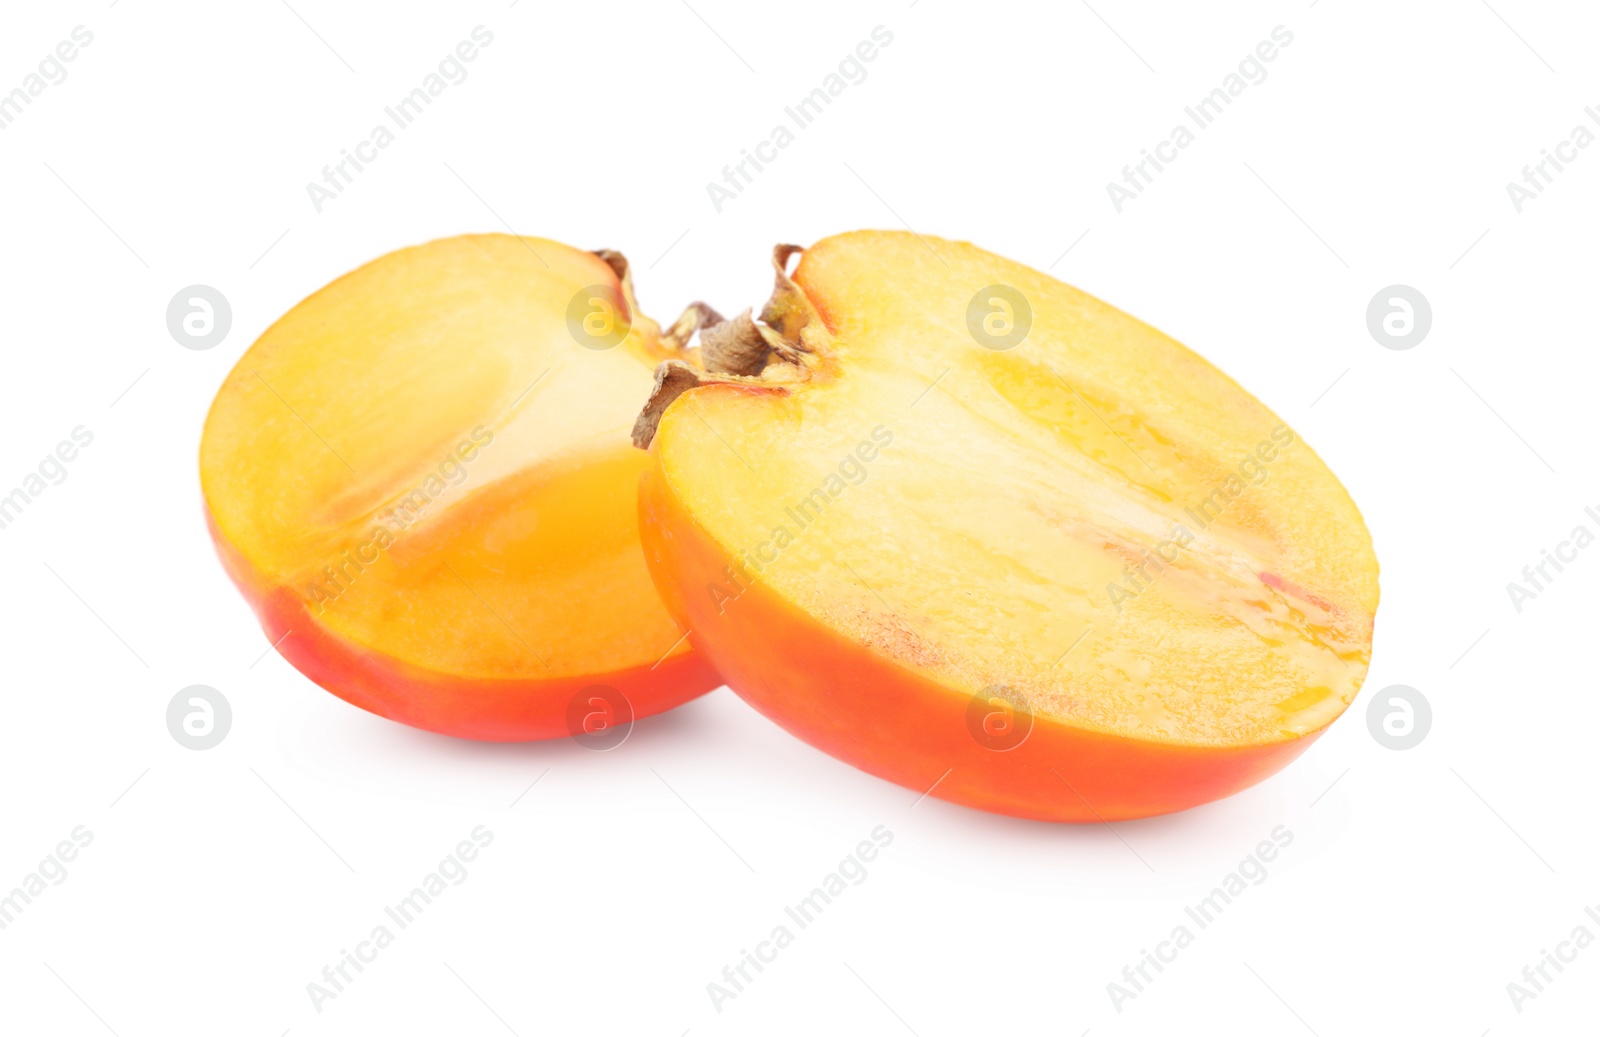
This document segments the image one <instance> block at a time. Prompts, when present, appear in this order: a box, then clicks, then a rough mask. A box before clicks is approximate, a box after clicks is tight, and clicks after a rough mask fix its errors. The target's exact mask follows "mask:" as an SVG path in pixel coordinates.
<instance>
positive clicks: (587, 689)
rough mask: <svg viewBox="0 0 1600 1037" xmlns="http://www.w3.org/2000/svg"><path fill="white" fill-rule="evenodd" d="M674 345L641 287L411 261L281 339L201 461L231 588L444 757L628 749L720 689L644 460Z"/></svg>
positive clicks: (359, 283)
mask: <svg viewBox="0 0 1600 1037" xmlns="http://www.w3.org/2000/svg"><path fill="white" fill-rule="evenodd" d="M698 318H699V311H691V312H690V313H689V314H688V315H686V317H685V318H683V319H682V320H680V322H679V323H678V324H677V325H674V326H673V327H672V328H670V329H667V330H666V331H663V330H662V329H661V327H660V326H659V325H657V324H656V323H655V322H654V321H652V320H650V319H649V318H648V317H645V316H644V315H642V314H641V313H639V312H638V310H637V308H636V305H635V301H634V298H633V293H632V286H631V282H630V279H629V276H628V272H627V265H626V261H624V260H623V259H622V258H621V257H620V256H618V255H616V254H614V253H602V254H595V253H589V252H583V251H580V250H578V249H574V248H571V247H568V246H566V245H562V244H559V243H557V242H553V241H545V240H541V239H535V238H518V237H513V236H510V235H503V234H486V235H471V236H465V237H456V238H449V239H445V240H440V241H434V242H432V243H430V244H426V245H421V246H418V247H415V248H407V249H402V250H400V251H398V252H393V253H390V254H389V255H386V256H383V257H382V258H380V259H377V260H375V261H374V262H372V263H369V264H367V265H366V266H363V267H361V268H360V269H358V270H356V271H354V272H353V273H350V274H347V275H345V276H344V277H341V278H339V279H338V280H336V281H334V282H332V283H331V284H329V285H327V286H326V287H324V288H322V289H321V290H320V291H318V292H316V293H315V294H313V295H311V296H310V297H309V298H307V299H305V300H304V301H303V302H301V303H300V304H299V305H297V306H295V307H294V308H293V309H292V310H290V311H289V312H288V313H287V314H285V315H284V316H283V317H282V318H281V319H279V320H278V321H277V323H275V324H273V325H272V326H271V327H270V328H269V329H267V331H266V332H265V333H264V334H263V335H262V336H261V337H260V339H259V340H257V341H256V343H255V344H254V345H252V346H251V347H250V349H249V350H248V351H247V352H246V353H245V354H244V356H243V357H242V358H241V359H240V360H239V363H238V365H237V366H236V367H235V368H234V369H233V371H232V373H231V374H229V375H228V377H227V379H226V381H225V382H224V383H223V385H222V387H221V389H220V390H219V391H218V393H217V397H216V400H215V402H214V403H213V404H212V407H211V412H210V414H209V416H208V417H207V419H206V424H205V431H204V434H203V437H202V441H201V446H200V478H201V488H202V490H203V494H204V500H205V507H206V516H207V520H208V524H209V527H210V529H211V533H212V536H213V538H214V540H215V542H216V546H217V549H218V551H219V553H220V554H221V556H222V560H223V563H224V565H225V567H226V569H227V571H228V574H229V575H230V576H231V577H232V578H233V580H234V581H235V582H236V583H237V584H238V586H239V588H240V589H241V590H242V591H243V592H244V595H245V597H246V598H247V599H248V600H249V601H250V603H251V604H252V605H253V606H254V608H255V610H256V612H257V613H258V615H259V617H260V620H261V624H262V627H263V628H264V629H265V631H266V634H267V637H268V639H269V640H270V641H272V642H273V643H274V644H276V645H277V649H278V651H279V652H280V653H281V654H282V655H283V656H284V657H285V658H286V659H288V660H289V662H291V663H292V664H293V665H294V666H296V667H297V668H298V669H299V670H300V671H301V672H303V673H305V674H306V675H307V676H308V677H310V678H311V679H312V680H314V681H316V682H317V683H318V684H320V685H322V686H323V687H324V688H326V689H328V690H329V691H331V692H333V693H334V694H336V695H338V696H340V697H341V698H344V699H346V700H347V701H349V702H352V703H354V704H355V705H357V706H360V707H362V708H363V709H367V710H370V711H372V712H374V713H377V714H380V715H382V716H385V717H389V718H391V719H393V720H398V721H401V722H403V723H407V724H411V725H413V726H416V727H420V728H425V729H428V730H431V731H437V732H442V733H445V734H451V735H459V736H463V737H467V738H477V739H487V740H524V739H538V738H552V737H561V736H566V735H568V734H574V733H579V734H584V733H587V734H594V733H597V732H598V731H599V730H602V729H605V728H607V727H610V728H611V729H613V730H615V729H616V727H617V726H618V725H621V724H625V723H626V722H628V721H630V720H632V719H633V718H635V717H642V716H647V715H649V714H651V713H655V712H659V711H661V710H664V709H667V708H669V707H672V706H675V705H677V704H679V703H681V702H684V701H686V700H687V699H690V698H693V697H694V696H696V695H699V694H701V693H702V692H705V691H707V690H709V689H711V688H713V687H715V686H717V685H718V684H719V683H720V681H719V679H718V678H717V676H716V675H715V673H714V672H713V671H712V670H711V668H710V667H709V666H708V665H707V664H706V661H705V659H704V658H703V656H701V655H700V654H699V653H698V652H697V651H696V650H695V645H694V641H693V639H692V638H691V637H689V636H687V635H686V633H685V632H684V630H683V629H682V628H680V627H679V626H678V625H677V624H676V623H675V622H674V621H673V619H672V618H671V616H670V615H669V614H668V613H667V611H666V610H665V609H664V608H663V607H662V604H661V602H660V600H659V598H658V597H657V594H656V591H655V589H654V587H653V586H652V584H651V580H650V576H649V574H648V572H647V571H646V568H645V561H644V555H643V551H642V549H641V546H640V540H639V530H638V511H637V505H636V486H637V483H638V478H639V475H640V472H641V471H642V469H643V468H644V467H645V458H644V456H643V455H641V454H639V453H638V452H637V451H636V450H634V449H633V448H632V446H631V445H630V444H629V441H628V428H629V425H630V423H631V422H632V420H633V417H634V415H635V413H636V412H637V410H638V401H639V399H640V397H641V396H642V395H643V394H644V393H645V392H646V391H647V390H648V389H649V386H650V379H651V369H652V367H653V366H654V365H655V363H656V362H657V361H659V360H661V359H663V358H665V357H667V356H670V355H673V354H674V352H675V347H674V342H675V340H676V339H677V338H681V337H685V336H686V335H688V334H690V333H692V331H693V325H694V324H695V323H697V321H698Z"/></svg>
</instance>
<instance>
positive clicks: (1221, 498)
mask: <svg viewBox="0 0 1600 1037" xmlns="http://www.w3.org/2000/svg"><path fill="white" fill-rule="evenodd" d="M786 257H787V250H785V251H780V253H779V261H778V265H779V279H778V280H779V291H778V293H777V294H775V295H774V298H773V301H772V303H770V304H769V305H768V307H767V310H766V313H765V314H764V316H765V318H766V321H767V323H768V324H769V325H770V328H768V329H767V335H768V337H769V338H773V337H774V334H776V336H778V338H781V339H782V341H781V342H780V341H777V339H776V338H774V345H775V347H778V346H782V345H784V343H787V346H788V349H787V351H785V352H784V353H783V354H782V355H780V353H779V352H778V351H777V349H776V348H775V349H774V350H773V351H772V352H769V353H767V354H766V355H765V357H764V358H763V360H762V362H761V365H760V367H759V369H757V367H755V366H752V367H751V368H750V369H749V370H747V371H744V372H736V373H734V374H732V375H727V376H721V377H718V376H712V375H706V376H705V377H704V378H701V377H700V376H699V375H694V376H692V377H691V376H687V375H686V376H685V377H686V381H687V382H689V383H703V384H694V385H692V387H690V388H688V389H687V390H686V391H683V392H682V394H681V395H678V396H677V397H676V398H675V399H674V400H672V401H671V402H670V404H669V405H667V406H666V407H665V409H664V411H662V412H660V413H659V414H657V415H656V416H655V418H652V419H651V420H656V419H659V426H658V427H657V428H655V430H654V435H653V441H652V442H651V444H650V447H649V455H650V464H649V466H648V467H647V469H646V471H645V473H644V477H643V480H642V483H641V495H640V509H641V515H642V518H641V530H642V532H643V534H644V539H645V548H646V554H647V557H648V559H649V562H650V565H651V570H652V572H653V573H654V575H655V577H656V580H657V584H658V585H659V586H660V588H661V589H662V593H663V596H664V598H665V599H666V601H667V603H668V606H669V607H670V608H672V609H673V610H674V612H675V614H676V615H677V618H678V620H679V622H680V623H682V624H683V625H685V626H686V627H687V628H688V629H691V630H692V631H693V632H694V634H693V636H694V639H695V641H696V643H697V644H698V645H699V646H700V647H701V649H702V650H703V651H704V652H705V653H706V655H707V657H708V658H709V659H710V661H711V663H712V664H713V666H714V667H715V668H716V669H717V670H718V671H719V672H720V673H722V674H723V676H724V677H725V678H726V679H727V681H728V683H729V685H730V686H731V687H732V688H733V689H734V690H735V691H737V692H738V693H739V694H740V695H741V696H743V697H744V698H746V699H747V700H748V701H750V702H751V703H752V704H753V705H755V707H756V708H757V709H759V710H760V711H761V712H763V713H765V714H766V715H767V716H769V717H771V718H773V719H774V720H776V721H777V722H778V723H779V724H781V725H782V726H784V727H785V728H787V729H788V730H790V731H791V732H793V733H794V734H796V735H798V736H800V737H801V738H803V739H805V740H807V741H809V742H811V743H812V744H813V745H815V746H817V747H819V748H821V749H824V750H826V751H827V752H829V753H832V754H833V755H834V756H837V757H839V758H840V759H842V760H845V761H847V762H849V763H851V764H854V765H855V766H857V767H859V768H861V769H863V770H866V771H868V772H870V773H873V774H876V775H879V776H880V777H883V778H887V779H889V780H891V781H895V782H899V783H900V784H902V785H904V786H906V787H907V788H908V789H913V790H915V791H916V792H917V793H918V794H922V793H924V792H928V791H929V790H931V795H933V796H935V797H941V798H944V799H947V800H951V801H954V802H957V803H962V804H966V805H968V806H972V807H978V808H982V809H985V810H990V811H996V812H999V813H1003V814H1012V815H1017V816H1021V817H1029V818H1040V819H1050V820H1060V821H1091V822H1092V821H1101V820H1105V821H1111V820H1117V819H1124V818H1135V817H1142V816H1147V815H1152V814H1160V813H1164V812H1168V811H1174V810H1180V809H1183V808H1186V807H1190V806H1194V805H1196V804H1199V803H1204V802H1207V801H1210V800H1213V799H1217V798H1219V797H1222V796H1226V795H1229V794H1231V793H1233V792H1236V791H1238V790H1240V789H1243V788H1245V787H1246V786H1249V785H1251V784H1253V783H1254V782H1257V781H1259V780H1261V779H1262V778H1264V777H1266V776H1267V775H1269V774H1271V773H1273V772H1275V771H1276V770H1278V769H1279V768H1280V767H1282V766H1284V765H1285V764H1286V763H1287V762H1288V761H1289V760H1291V759H1293V758H1294V757H1295V756H1296V755H1298V754H1299V753H1300V752H1301V751H1303V750H1304V749H1305V748H1306V746H1307V745H1309V744H1310V742H1311V741H1312V740H1313V739H1314V738H1315V737H1316V736H1317V735H1318V734H1319V733H1320V732H1321V731H1323V730H1324V729H1325V728H1326V727H1327V725H1328V724H1329V723H1331V722H1332V721H1333V720H1334V719H1335V718H1336V717H1338V716H1339V714H1340V713H1341V712H1342V711H1343V710H1344V709H1345V707H1346V706H1347V705H1349V703H1350V702H1351V700H1352V699H1353V698H1354V697H1355V695H1356V692H1357V691H1358V690H1359V688H1360V686H1361V682H1362V679H1363V678H1364V676H1365V673H1366V669H1367V662H1368V658H1369V653H1370V645H1371V635H1372V629H1373V617H1374V613H1375V610H1376V608H1377V603H1378V579H1377V577H1378V567H1377V561H1376V559H1375V557H1374V555H1373V552H1372V547H1371V543H1370V540H1369V538H1368V535H1367V532H1366V529H1365V526H1364V525H1363V523H1362V520H1361V516H1360V514H1359V513H1358V511H1357V510H1356V507H1355V505H1354V503H1352V501H1351V499H1350V497H1349V495H1348V494H1347V493H1346V492H1345V490H1344V488H1343V487H1342V486H1341V485H1340V483H1339V482H1338V480H1337V479H1336V478H1335V477H1334V476H1333V475H1332V474H1331V473H1330V472H1329V470H1328V469H1327V468H1326V467H1325V466H1324V464H1323V463H1322V461H1321V460H1320V459H1319V458H1318V457H1317V456H1316V454H1315V453H1313V452H1312V450H1311V448H1310V447H1309V446H1308V445H1307V444H1305V443H1304V442H1303V441H1302V440H1301V439H1300V438H1299V436H1297V435H1296V434H1295V433H1294V432H1293V431H1292V430H1291V429H1289V428H1288V427H1287V425H1285V424H1284V423H1283V422H1282V421H1280V420H1279V419H1278V417H1277V416H1276V415H1274V414H1273V413H1272V412H1271V411H1269V410H1268V409H1267V408H1266V407H1265V406H1263V405H1262V404H1261V403H1259V402H1257V401H1256V400H1255V399H1254V398H1253V397H1252V396H1251V395H1250V394H1249V393H1247V392H1246V391H1245V390H1244V389H1242V388H1240V386H1239V385H1238V384H1236V383H1235V382H1233V381H1232V380H1231V379H1229V378H1228V377H1227V376H1225V375H1223V374H1222V373H1221V372H1220V371H1218V370H1217V369H1216V368H1214V367H1212V366H1211V365H1210V364H1208V363H1207V362H1206V361H1204V360H1203V359H1201V358H1200V357H1199V356H1197V355H1195V354H1194V353H1192V352H1190V351H1189V350H1188V349H1186V348H1184V347H1183V346H1181V345H1179V344H1178V343H1177V342H1175V341H1173V340H1172V339H1170V338H1168V337H1167V336H1166V335H1163V334H1162V333H1160V332H1159V331H1156V330H1155V329H1153V328H1151V327H1149V326H1147V325H1145V324H1143V323H1141V322H1139V321H1138V320H1135V319H1134V318H1132V317H1130V316H1128V315H1127V314H1124V313H1122V312H1120V311H1119V310H1117V309H1115V308H1113V307H1111V306H1109V305H1107V304H1105V303H1103V302H1101V301H1099V300H1097V299H1094V298H1092V297H1090V296H1088V295H1086V294H1084V293H1082V292H1080V291H1078V290H1076V289H1074V288H1071V287H1069V286H1067V285H1065V284H1062V283H1060V282H1058V281H1056V280H1054V279H1052V278H1050V277H1048V276H1047V275H1044V274H1041V273H1038V272H1036V271H1034V270H1031V269H1029V268H1027V267H1025V266H1023V265H1021V264H1018V263H1014V262H1010V261H1008V260H1005V259H1002V258H1000V257H998V256H995V255H992V254H990V253H987V252H984V251H982V250H981V249H978V248H975V247H973V246H971V245H968V244H964V243H955V242H948V241H941V240H938V239H932V238H927V237H925V236H917V235H912V234H908V233H898V232H893V233H890V232H861V233H853V234H845V235H840V236H837V237H832V238H828V239H826V240H824V241H822V242H821V243H819V244H817V245H815V246H813V247H812V248H810V249H808V250H805V252H804V255H803V257H802V259H801V261H800V263H799V265H798V267H797V268H796V270H795V272H794V274H793V278H792V280H791V279H789V278H788V277H787V276H786V275H784V273H783V269H784V259H785V258H786ZM1018 328H1023V334H1022V335H1021V337H1020V338H1018V335H1017V329H1018ZM702 334H704V333H702ZM664 381H670V379H663V377H662V376H661V375H660V374H658V386H659V385H660V384H663V382H664ZM658 409H659V408H658ZM642 424H645V425H648V424H649V422H642ZM649 435H650V432H649V430H648V429H646V430H645V437H646V438H648V436H649Z"/></svg>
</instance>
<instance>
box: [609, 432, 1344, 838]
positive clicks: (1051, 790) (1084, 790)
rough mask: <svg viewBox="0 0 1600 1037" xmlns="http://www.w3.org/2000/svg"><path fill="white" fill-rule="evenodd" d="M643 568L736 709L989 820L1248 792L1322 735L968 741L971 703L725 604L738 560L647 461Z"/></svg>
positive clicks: (1073, 733)
mask: <svg viewBox="0 0 1600 1037" xmlns="http://www.w3.org/2000/svg"><path fill="white" fill-rule="evenodd" d="M639 512H640V522H639V527H640V533H641V536H642V538H643V541H644V549H645V559H646V562H647V563H648V565H649V567H650V571H651V575H652V577H653V578H654V579H655V581H656V585H657V587H658V588H660V590H661V592H662V599H663V600H664V601H665V602H666V604H667V607H668V609H669V610H671V611H672V613H673V616H674V618H675V619H676V620H677V621H678V623H679V625H681V626H683V627H685V628H686V629H688V630H691V631H694V632H696V633H697V634H704V636H697V637H696V638H695V640H696V643H697V647H698V649H699V651H700V652H701V653H703V654H704V655H706V656H707V657H708V659H709V661H710V664H711V665H712V666H713V667H715V669H716V670H717V672H719V673H721V674H722V675H723V678H724V679H725V680H726V681H727V682H728V686H729V687H731V688H732V689H733V690H734V691H735V692H737V693H738V694H739V696H740V697H742V698H743V699H745V700H746V701H747V702H749V703H750V704H751V705H752V706H754V707H755V708H756V709H757V710H759V711H760V712H761V713H762V714H763V715H765V716H767V717H768V718H769V719H771V720H773V721H774V722H776V723H777V724H778V725H779V726H781V727H783V728H784V729H785V730H787V731H789V732H790V733H791V734H794V735H795V736H797V737H799V738H801V739H802V740H804V741H806V742H809V743H810V744H811V745H814V746H816V747H817V748H819V749H822V750H823V751H825V752H827V753H829V754H831V755H832V756H835V757H837V758H839V759H841V760H844V761H845V762H847V763H849V764H851V765H853V766H855V767H857V768H859V769H861V770H863V771H866V772H867V773H869V774H874V775H876V776H878V777H880V778H884V779H886V780H888V781H892V782H895V783H897V784H900V785H903V786H905V787H906V788H908V789H912V790H915V791H916V792H917V793H918V794H919V795H920V794H922V793H925V792H928V791H929V789H930V788H931V790H932V792H931V795H933V796H935V797H937V798H940V799H945V800H949V801H950V802H953V803H960V804H962V805H963V806H968V807H974V808H977V809H980V810H986V811H990V812H993V813H999V814H1009V815H1011V816H1014V817H1023V818H1031V819H1035V820H1041V821H1070V822H1099V821H1119V820H1127V819H1132V818H1140V817H1149V816H1152V815H1156V814H1165V813H1171V812H1173V811H1177V810H1184V809H1187V808H1189V807H1192V806H1197V805H1199V804H1202V803H1207V802H1210V801H1212V800H1215V799H1219V798H1221V797H1223V796H1228V795H1232V794H1233V793H1235V792H1239V791H1241V790H1243V789H1245V788H1247V787H1249V786H1251V785H1254V784H1255V783H1257V782H1259V781H1261V780H1262V779H1264V778H1266V777H1268V776H1269V775H1271V774H1274V773H1276V772H1277V771H1278V770H1280V769H1282V768H1283V767H1284V766H1286V765H1287V764H1288V763H1289V762H1290V761H1292V760H1293V759H1294V758H1295V757H1297V756H1299V755H1300V754H1301V753H1302V752H1304V751H1305V749H1306V748H1307V747H1308V746H1309V745H1310V744H1311V743H1312V742H1313V741H1314V740H1315V739H1316V738H1317V736H1318V735H1320V734H1321V733H1322V730H1324V729H1319V730H1317V731H1314V732H1311V733H1309V734H1306V735H1303V736H1301V737H1299V738H1294V739H1290V740H1287V741H1283V742H1277V743H1274V744H1269V745H1258V746H1246V747H1238V748H1202V747H1195V746H1182V745H1166V744H1161V743H1156V742H1146V741H1138V740H1134V739H1129V738H1122V737H1115V736H1111V735H1107V734H1102V733H1098V732H1094V731H1088V730H1084V729H1080V728H1075V727H1071V726H1068V725H1066V724H1062V723H1059V722H1057V721H1053V720H1050V719H1047V718H1044V717H1036V718H1034V720H1033V727H1032V730H1031V731H1030V732H1029V734H1028V736H1027V738H1026V739H1025V740H1024V741H1023V742H1022V743H1021V744H1020V745H1017V746H1016V747H1015V748H1012V749H1009V750H1006V751H996V750H994V749H990V748H988V747H986V746H984V745H982V744H980V743H979V741H978V740H977V739H975V738H974V737H973V736H972V734H971V733H970V732H969V729H968V726H967V725H968V721H967V711H968V704H969V698H968V696H967V695H965V694H963V693H961V692H958V691H953V690H951V689H948V688H945V687H943V686H941V685H939V684H938V683H936V682H934V681H931V680H929V679H927V678H926V677H923V676H920V675H919V674H917V673H914V672H912V671H911V670H909V669H907V668H905V667H903V666H900V665H898V664H896V663H895V662H894V661H892V660H891V659H889V658H887V657H885V656H883V655H881V654H878V653H876V652H874V651H872V650H871V649H869V648H867V647H866V646H863V645H860V644H856V643H853V642H852V641H850V640H849V639H847V638H844V637H841V636H840V635H839V634H838V633H836V632H834V631H832V630H829V629H827V628H826V627H825V626H823V625H822V624H821V623H818V622H817V621H816V620H815V619H813V618H811V617H810V616H808V615H806V614H805V613H804V612H802V611H800V610H799V609H796V608H794V607H793V606H792V605H790V604H788V603H787V602H785V601H784V600H782V599H781V598H780V597H779V596H778V595H776V594H774V593H772V592H771V591H770V590H769V589H767V588H766V587H764V586H763V585H762V584H761V583H760V582H759V581H755V582H747V583H745V584H744V588H745V589H744V590H743V591H742V592H740V591H739V590H738V587H737V586H734V587H733V592H734V593H735V594H737V597H736V598H732V599H724V600H722V601H721V602H720V607H719V603H718V598H717V596H716V595H713V594H712V593H711V588H713V587H721V588H728V587H730V580H729V577H728V573H729V572H731V571H737V567H736V566H737V563H736V561H735V559H734V558H733V557H732V556H731V555H729V554H728V553H727V552H726V551H725V550H723V549H722V548H721V547H720V546H719V545H718V544H717V543H716V542H715V540H713V539H712V538H711V537H710V536H709V535H707V533H706V532H705V531H704V530H703V529H702V528H701V527H700V526H699V524H698V523H697V522H696V521H695V519H694V518H693V516H692V515H690V514H689V512H688V511H687V510H686V509H685V508H684V506H683V504H682V502H681V501H680V500H679V499H678V497H677V495H676V494H675V493H674V492H673V490H672V488H671V486H670V485H669V484H668V480H667V479H666V477H665V476H664V474H663V473H662V471H661V467H660V464H659V459H658V457H657V453H656V451H655V450H654V449H652V450H651V464H650V466H649V467H647V468H646V469H645V472H644V475H643V476H642V477H641V480H640V490H639Z"/></svg>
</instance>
